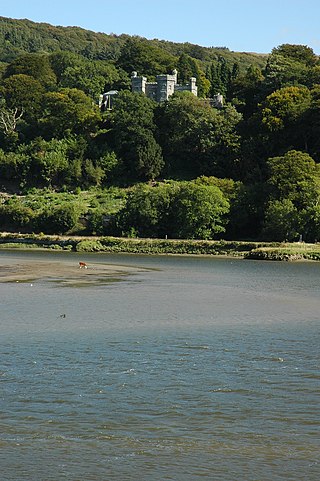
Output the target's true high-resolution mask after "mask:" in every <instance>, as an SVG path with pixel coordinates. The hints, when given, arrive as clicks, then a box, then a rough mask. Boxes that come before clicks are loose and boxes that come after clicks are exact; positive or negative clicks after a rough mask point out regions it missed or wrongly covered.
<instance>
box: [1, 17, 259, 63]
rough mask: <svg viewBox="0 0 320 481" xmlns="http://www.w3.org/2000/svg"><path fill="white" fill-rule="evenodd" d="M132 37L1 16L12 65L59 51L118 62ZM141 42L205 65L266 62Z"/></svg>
mask: <svg viewBox="0 0 320 481" xmlns="http://www.w3.org/2000/svg"><path fill="white" fill-rule="evenodd" d="M108 28H110V29H112V26H108V25H106V29H108ZM128 38H130V36H129V35H125V34H124V35H114V34H105V33H100V32H92V31H90V30H85V29H83V28H80V27H61V26H53V25H50V24H47V23H36V22H32V21H31V20H27V19H23V20H16V19H11V18H6V17H0V61H1V62H11V61H12V60H13V59H14V58H16V57H17V56H18V55H20V54H22V53H36V52H42V53H52V52H56V51H59V50H60V51H68V52H73V53H76V54H79V55H82V56H84V57H85V58H88V59H90V60H112V61H117V60H118V58H119V56H120V54H121V48H122V47H123V45H124V43H125V41H126V40H127V39H128ZM134 38H136V37H134ZM139 38H140V37H139ZM141 40H142V41H144V42H146V43H147V44H148V45H150V46H153V47H156V48H159V49H160V50H162V51H163V52H164V53H168V54H170V55H173V56H175V57H179V56H180V55H181V54H182V53H186V54H188V55H190V56H191V57H193V58H195V59H197V60H199V61H200V62H202V63H204V64H206V63H210V62H212V61H214V60H216V59H217V58H218V57H219V56H222V57H223V58H225V60H226V61H227V62H228V63H230V64H232V63H234V62H239V64H240V66H241V68H243V69H246V68H247V67H248V66H249V65H252V64H253V65H257V66H258V67H263V66H264V65H265V62H266V56H265V55H263V54H255V53H246V52H232V51H230V50H228V49H227V48H221V47H220V48H219V47H210V48H208V47H202V46H200V45H194V44H191V43H175V42H170V41H166V40H158V39H153V40H147V39H143V38H141Z"/></svg>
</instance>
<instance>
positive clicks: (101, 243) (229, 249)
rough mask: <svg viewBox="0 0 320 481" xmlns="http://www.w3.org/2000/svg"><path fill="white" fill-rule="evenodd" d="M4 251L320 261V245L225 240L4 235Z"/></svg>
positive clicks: (0, 236) (1, 245)
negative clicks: (62, 251) (36, 250)
mask: <svg viewBox="0 0 320 481" xmlns="http://www.w3.org/2000/svg"><path fill="white" fill-rule="evenodd" d="M0 248H2V249H45V250H47V249H49V250H66V251H73V252H105V253H132V254H189V255H219V256H224V255H226V256H233V257H235V256H236V257H243V258H245V259H258V260H277V261H279V260H285V261H295V260H303V259H311V260H320V244H305V243H303V242H297V243H279V242H273V243H270V242H245V241H224V240H219V241H215V240H175V239H138V238H122V237H121V238H120V237H84V236H58V235H43V234H18V233H8V232H2V233H1V234H0Z"/></svg>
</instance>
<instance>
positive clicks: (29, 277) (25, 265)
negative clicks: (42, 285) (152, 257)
mask: <svg viewBox="0 0 320 481" xmlns="http://www.w3.org/2000/svg"><path fill="white" fill-rule="evenodd" d="M85 264H86V267H84V266H82V267H80V265H79V263H78V262H77V261H75V262H65V261H64V262H60V261H51V260H50V261H48V262H45V261H34V260H23V261H18V262H14V263H12V262H6V260H4V262H2V264H1V265H0V282H2V283H3V282H16V283H19V282H22V283H23V282H36V281H41V282H59V283H65V284H74V283H76V284H78V285H81V284H84V285H86V284H88V283H104V282H113V281H117V280H121V278H123V277H125V276H128V275H131V274H135V273H137V272H139V271H142V270H144V269H140V268H135V267H130V266H115V265H108V264H100V263H92V264H90V263H85Z"/></svg>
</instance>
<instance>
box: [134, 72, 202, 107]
mask: <svg viewBox="0 0 320 481" xmlns="http://www.w3.org/2000/svg"><path fill="white" fill-rule="evenodd" d="M156 78H157V80H156V82H147V78H146V77H143V76H141V77H138V75H137V72H132V75H131V88H132V92H137V93H144V94H145V95H146V96H147V97H148V98H150V99H152V100H155V101H156V102H164V101H166V100H168V98H169V97H170V95H172V94H173V93H174V92H181V91H187V92H191V93H193V95H195V96H197V95H198V87H197V86H196V81H197V80H196V78H194V77H191V78H190V82H189V83H188V84H186V85H179V84H178V81H177V78H178V72H177V70H173V72H172V74H171V75H170V74H165V75H157V77H156Z"/></svg>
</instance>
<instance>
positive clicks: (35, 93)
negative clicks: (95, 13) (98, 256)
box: [0, 17, 320, 242]
mask: <svg viewBox="0 0 320 481" xmlns="http://www.w3.org/2000/svg"><path fill="white" fill-rule="evenodd" d="M174 68H176V69H177V70H178V80H179V83H184V82H186V81H188V79H189V78H190V77H191V76H194V77H196V78H197V85H198V90H199V96H198V97H195V96H193V95H192V94H190V93H187V92H181V93H176V94H174V95H173V96H172V97H170V99H169V100H168V101H167V102H165V103H161V104H158V103H156V102H153V101H152V100H150V99H148V98H146V97H145V96H144V95H143V94H133V93H132V92H131V90H130V76H131V72H132V71H133V70H135V71H137V72H138V74H139V75H146V76H147V77H148V79H149V80H152V79H153V78H155V76H156V75H157V74H160V73H169V72H171V71H172V69H174ZM110 89H116V90H118V91H119V93H118V95H117V96H116V99H115V102H114V106H113V108H112V110H106V111H104V112H102V111H100V109H99V106H98V102H99V96H100V94H102V93H103V92H105V91H108V90H110ZM217 93H222V94H223V96H224V99H225V102H224V107H223V108H221V109H216V108H213V107H212V106H211V105H210V102H209V101H208V100H207V99H208V98H212V97H213V96H214V95H215V94H217ZM319 165H320V59H319V57H318V56H317V55H315V54H314V52H313V50H312V49H311V48H309V47H308V46H304V45H289V44H284V45H280V46H278V47H275V48H274V49H273V50H272V52H271V53H270V54H269V55H267V56H266V55H259V54H253V53H252V54H249V53H237V52H230V51H229V50H228V49H227V48H224V47H220V48H217V47H212V48H204V47H200V46H198V45H192V44H188V43H185V44H177V43H172V42H165V41H160V40H146V39H144V38H140V37H130V36H128V35H121V36H116V35H106V34H102V33H94V32H90V31H87V30H83V29H80V28H78V27H53V26H51V25H48V24H37V23H33V22H30V21H28V20H12V19H7V18H1V17H0V189H1V191H2V194H1V204H0V226H1V227H0V228H1V230H5V229H8V230H10V229H11V230H18V231H22V232H44V233H57V234H58V233H79V232H80V233H81V232H83V233H86V234H98V235H119V236H137V237H160V238H161V237H165V236H167V237H168V238H187V239H188V238H189V239H193V238H195V239H217V238H219V239H221V238H224V239H235V240H236V239H238V240H239V239H242V240H243V239H256V240H258V239H263V240H273V241H282V240H289V241H294V240H298V239H299V238H300V236H302V237H303V239H304V240H306V241H311V242H314V241H315V240H317V239H319V238H320V205H319V199H320V167H319Z"/></svg>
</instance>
